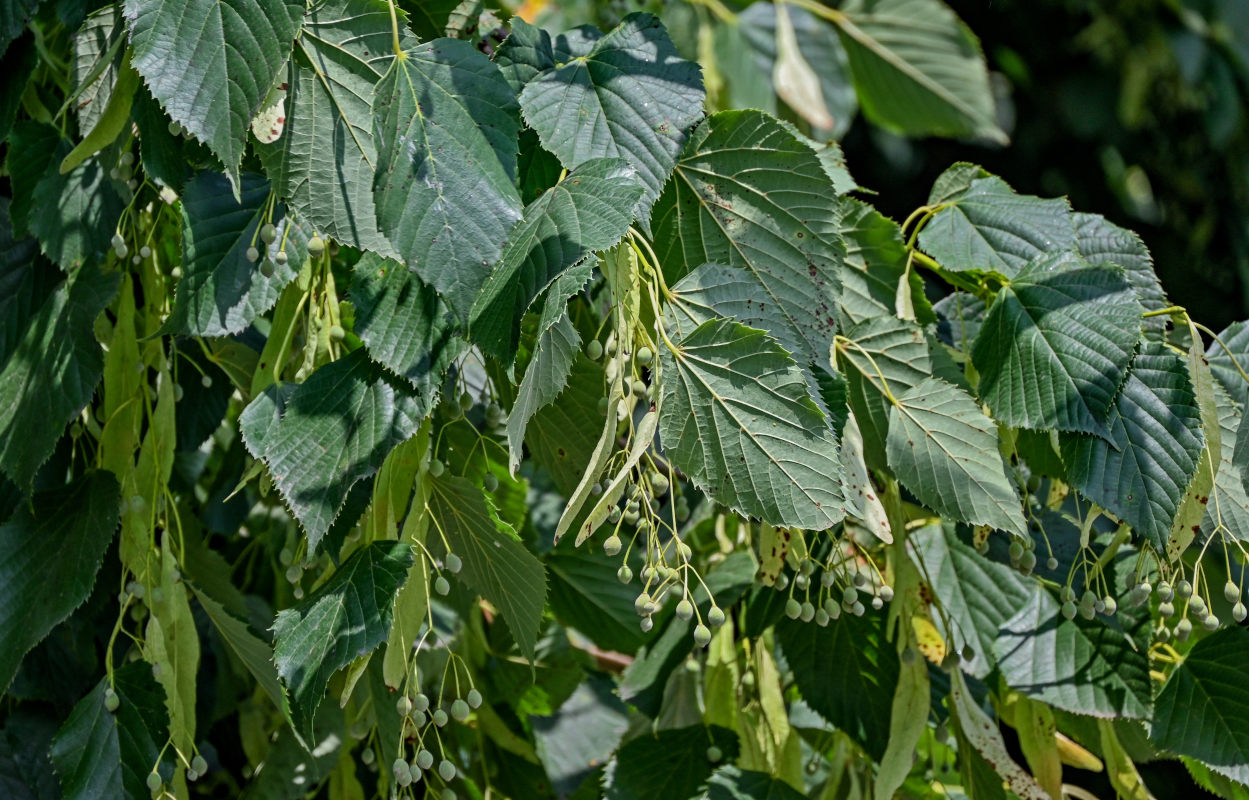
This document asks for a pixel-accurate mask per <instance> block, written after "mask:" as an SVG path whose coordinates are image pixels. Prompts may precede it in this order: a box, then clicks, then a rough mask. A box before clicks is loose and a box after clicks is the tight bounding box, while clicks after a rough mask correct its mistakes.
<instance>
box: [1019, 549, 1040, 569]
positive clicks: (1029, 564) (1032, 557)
mask: <svg viewBox="0 0 1249 800" xmlns="http://www.w3.org/2000/svg"><path fill="white" fill-rule="evenodd" d="M1019 568H1020V569H1022V570H1023V571H1024V572H1031V571H1032V570H1034V569H1036V553H1034V552H1032V551H1031V550H1025V551H1024V553H1023V555H1022V556H1020V557H1019Z"/></svg>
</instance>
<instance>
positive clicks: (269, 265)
mask: <svg viewBox="0 0 1249 800" xmlns="http://www.w3.org/2000/svg"><path fill="white" fill-rule="evenodd" d="M260 274H261V275H263V276H264V277H266V278H272V277H273V262H272V261H262V262H261V264H260Z"/></svg>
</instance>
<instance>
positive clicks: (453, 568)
mask: <svg viewBox="0 0 1249 800" xmlns="http://www.w3.org/2000/svg"><path fill="white" fill-rule="evenodd" d="M442 565H443V566H444V567H446V568H447V572H450V573H451V574H452V575H458V574H460V570H461V569H463V568H464V561H463V560H462V559H461V558H460V557H459V556H457V555H456V554H455V553H447V555H446V557H445V558H443V559H442Z"/></svg>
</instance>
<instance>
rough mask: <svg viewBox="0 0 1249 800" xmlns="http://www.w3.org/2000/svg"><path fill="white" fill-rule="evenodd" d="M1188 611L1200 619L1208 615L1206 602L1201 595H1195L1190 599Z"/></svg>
mask: <svg viewBox="0 0 1249 800" xmlns="http://www.w3.org/2000/svg"><path fill="white" fill-rule="evenodd" d="M1188 610H1189V611H1190V612H1192V613H1193V614H1196V615H1197V616H1199V617H1200V616H1201V615H1203V614H1205V613H1206V601H1205V600H1203V599H1202V597H1201V595H1199V594H1195V595H1193V596H1192V597H1190V598H1189V599H1188Z"/></svg>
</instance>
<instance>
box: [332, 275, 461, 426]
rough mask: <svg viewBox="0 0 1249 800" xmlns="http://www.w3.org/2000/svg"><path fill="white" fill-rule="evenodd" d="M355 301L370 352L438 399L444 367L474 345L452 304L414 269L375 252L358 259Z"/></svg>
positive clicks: (357, 330)
mask: <svg viewBox="0 0 1249 800" xmlns="http://www.w3.org/2000/svg"><path fill="white" fill-rule="evenodd" d="M351 301H352V303H354V304H355V307H356V321H355V333H356V335H358V336H359V337H360V338H361V339H362V340H364V344H365V346H366V347H367V348H368V351H369V357H370V358H372V359H373V360H374V361H376V362H378V363H379V364H381V365H383V366H384V367H386V368H387V369H389V370H390V371H391V372H394V373H395V374H396V375H398V376H400V377H401V378H403V379H405V380H406V381H407V382H408V383H410V384H411V385H412V387H413V388H414V389H416V391H417V394H418V395H420V396H421V397H423V398H426V403H427V404H429V405H432V404H433V398H435V397H436V396H437V394H438V389H439V387H440V386H441V384H442V376H443V373H445V372H446V370H447V367H449V366H451V364H452V362H454V361H455V359H457V358H459V357H460V356H461V355H462V354H463V353H464V351H465V350H466V349H467V347H468V346H467V344H466V343H465V342H464V340H463V339H461V338H460V337H459V335H458V333H457V332H458V330H459V326H458V325H457V324H456V322H455V319H454V318H453V317H452V315H451V310H450V309H449V308H447V304H446V303H444V302H443V301H442V299H441V298H440V297H439V296H438V293H437V292H436V291H435V290H434V288H433V287H432V286H430V285H429V284H426V283H424V282H423V281H422V280H421V279H420V278H419V277H417V275H416V273H414V272H412V270H410V269H408V268H407V267H404V266H403V265H402V264H400V263H398V262H396V261H391V260H390V259H388V258H382V257H381V256H378V255H375V254H373V253H365V254H364V255H363V256H362V257H361V258H360V260H359V261H357V262H356V266H355V271H354V275H353V278H352V282H351Z"/></svg>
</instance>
